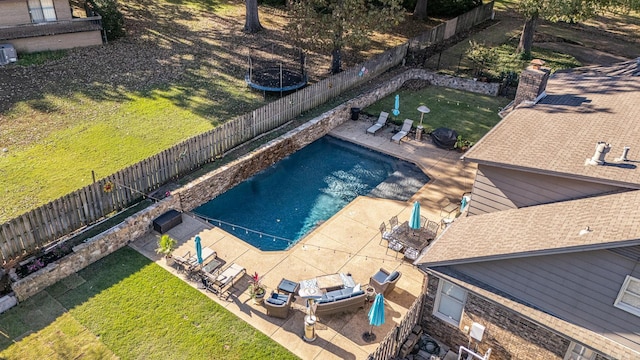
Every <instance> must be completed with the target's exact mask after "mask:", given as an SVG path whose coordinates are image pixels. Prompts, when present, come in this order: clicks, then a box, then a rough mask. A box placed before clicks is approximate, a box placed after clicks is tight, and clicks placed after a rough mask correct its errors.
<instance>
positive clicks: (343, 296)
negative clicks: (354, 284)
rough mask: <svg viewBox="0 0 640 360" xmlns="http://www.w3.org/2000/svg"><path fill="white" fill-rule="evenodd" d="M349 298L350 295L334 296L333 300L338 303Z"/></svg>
mask: <svg viewBox="0 0 640 360" xmlns="http://www.w3.org/2000/svg"><path fill="white" fill-rule="evenodd" d="M350 297H351V294H346V295H339V296H336V297H335V299H336V301H340V300H343V299H348V298H350Z"/></svg>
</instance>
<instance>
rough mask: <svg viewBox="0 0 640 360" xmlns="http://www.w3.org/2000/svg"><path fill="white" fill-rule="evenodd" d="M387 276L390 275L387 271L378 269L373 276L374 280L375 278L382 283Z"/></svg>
mask: <svg viewBox="0 0 640 360" xmlns="http://www.w3.org/2000/svg"><path fill="white" fill-rule="evenodd" d="M387 277H388V275H387V273H385V272H383V271H378V272H377V273H375V275H373V276H372V278H373V280H375V281H376V282H378V283H380V284H382V283H383V282H384V281H385V279H386V278H387Z"/></svg>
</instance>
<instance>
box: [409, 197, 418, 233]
mask: <svg viewBox="0 0 640 360" xmlns="http://www.w3.org/2000/svg"><path fill="white" fill-rule="evenodd" d="M409 227H410V228H412V229H420V203H419V202H417V201H416V202H414V203H413V210H411V218H410V219H409Z"/></svg>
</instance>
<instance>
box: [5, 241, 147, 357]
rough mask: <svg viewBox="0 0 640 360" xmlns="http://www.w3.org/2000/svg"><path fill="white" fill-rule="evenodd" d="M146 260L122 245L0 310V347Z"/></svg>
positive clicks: (50, 320) (45, 323) (36, 328)
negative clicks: (14, 304)
mask: <svg viewBox="0 0 640 360" xmlns="http://www.w3.org/2000/svg"><path fill="white" fill-rule="evenodd" d="M150 263H151V261H150V260H149V259H147V258H145V257H144V256H142V255H140V254H138V253H137V252H135V251H134V250H132V249H131V248H129V247H125V248H123V249H120V250H118V251H116V252H115V253H113V254H111V255H108V256H106V257H104V258H102V259H101V260H99V261H97V262H95V263H93V264H91V265H89V266H88V267H86V268H85V269H83V270H81V271H79V272H78V273H74V274H72V275H70V276H68V277H67V278H65V279H62V280H60V281H58V282H57V283H55V284H53V285H51V286H50V287H48V288H46V289H45V290H43V291H41V292H40V293H38V294H36V295H35V296H33V297H31V298H29V299H27V300H25V301H23V302H21V303H20V304H19V305H18V306H16V307H14V308H12V309H9V310H8V311H6V312H4V313H2V314H0V351H1V350H4V349H6V348H7V347H9V346H10V345H11V344H13V342H15V341H19V340H20V339H22V338H24V337H25V336H28V335H30V334H32V333H36V332H38V331H40V330H42V329H44V328H45V327H47V326H48V325H50V324H51V323H53V322H54V321H55V320H56V319H57V318H58V317H59V316H60V315H62V314H63V313H65V312H67V311H68V310H70V309H72V308H74V307H76V306H78V305H80V304H82V303H84V302H86V301H87V300H89V299H91V298H92V297H94V296H95V295H97V294H99V293H100V292H102V291H103V290H106V289H108V288H110V287H111V286H113V285H115V284H117V283H119V282H120V281H122V280H123V279H125V278H127V277H129V276H130V275H132V274H134V273H136V272H137V271H139V270H141V269H142V268H144V267H145V266H147V265H149V264H150Z"/></svg>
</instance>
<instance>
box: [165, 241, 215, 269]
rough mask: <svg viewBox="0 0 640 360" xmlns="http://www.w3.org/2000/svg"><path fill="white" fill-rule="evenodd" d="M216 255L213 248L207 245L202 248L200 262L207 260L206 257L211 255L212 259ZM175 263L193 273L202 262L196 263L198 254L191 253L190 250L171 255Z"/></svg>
mask: <svg viewBox="0 0 640 360" xmlns="http://www.w3.org/2000/svg"><path fill="white" fill-rule="evenodd" d="M217 256H218V254H217V253H216V252H215V250H213V249H210V248H208V247H205V248H202V264H205V263H206V262H207V259H209V258H210V257H213V258H214V259H215V258H216V257H217ZM173 258H174V260H175V262H176V264H178V265H179V266H180V267H182V269H183V270H184V271H186V272H187V274H190V275H191V274H193V273H194V272H196V271H198V270H200V268H201V267H202V264H200V263H198V256H197V255H196V254H193V255H191V251H187V253H186V254H184V255H183V256H176V255H174V256H173Z"/></svg>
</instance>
